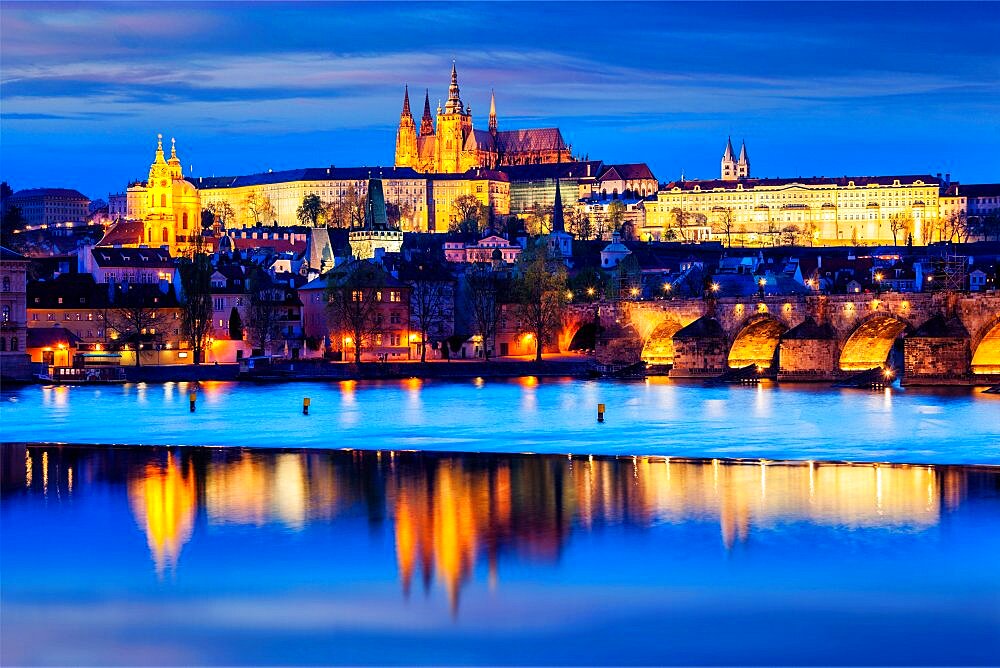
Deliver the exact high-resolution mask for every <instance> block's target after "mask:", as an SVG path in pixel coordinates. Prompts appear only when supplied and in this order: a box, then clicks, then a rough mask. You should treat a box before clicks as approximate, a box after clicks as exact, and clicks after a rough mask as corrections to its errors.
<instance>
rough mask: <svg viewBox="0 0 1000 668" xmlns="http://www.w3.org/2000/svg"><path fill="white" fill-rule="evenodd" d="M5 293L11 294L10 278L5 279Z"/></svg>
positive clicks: (5, 277)
mask: <svg viewBox="0 0 1000 668" xmlns="http://www.w3.org/2000/svg"><path fill="white" fill-rule="evenodd" d="M3 291H4V292H10V276H4V277H3Z"/></svg>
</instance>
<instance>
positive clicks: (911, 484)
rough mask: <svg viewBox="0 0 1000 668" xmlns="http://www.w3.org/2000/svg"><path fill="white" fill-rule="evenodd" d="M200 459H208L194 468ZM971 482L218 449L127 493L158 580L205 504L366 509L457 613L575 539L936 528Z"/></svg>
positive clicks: (158, 469)
mask: <svg viewBox="0 0 1000 668" xmlns="http://www.w3.org/2000/svg"><path fill="white" fill-rule="evenodd" d="M198 452H199V453H200V452H201V451H198ZM206 452H207V451H206ZM39 456H41V461H42V462H43V463H42V464H41V466H42V469H43V471H44V468H45V466H46V465H47V463H49V462H48V460H49V458H50V457H55V458H56V459H53V461H52V462H51V463H52V464H53V466H54V467H55V468H54V470H60V471H66V474H65V475H67V476H68V479H69V484H70V485H75V486H77V487H78V486H79V485H80V484H82V483H81V480H84V479H87V480H89V477H88V476H84V478H82V479H80V480H75V482H74V479H75V478H80V476H76V475H75V472H76V470H75V467H72V468H71V467H69V466H65V465H63V464H62V462H63V461H64V460H62V459H61V458H59V457H60V455H59V450H58V449H56V450H53V451H52V454H51V455H50V454H48V453H47V452H46V451H45V450H41V449H40V448H39V449H35V448H33V449H31V450H30V451H28V452H26V454H25V457H24V467H25V477H26V482H27V484H28V485H29V486H30V484H31V478H32V470H33V468H37V466H38V462H39V461H40V460H39ZM197 457H204V460H203V461H202V462H200V463H198V464H197V465H195V460H196V458H197ZM967 487H968V482H967V474H966V473H964V472H963V471H962V470H960V469H951V468H947V467H946V468H942V469H938V468H935V467H931V466H903V465H885V464H882V465H877V466H876V465H871V464H867V465H860V464H859V465H849V464H848V465H845V464H826V463H819V462H813V461H811V462H804V463H801V464H797V463H785V462H775V461H770V460H754V461H730V460H720V459H714V460H711V461H704V460H685V459H676V458H662V457H633V456H630V457H620V458H607V457H594V456H590V455H588V456H585V457H573V456H566V455H563V456H559V457H554V456H553V457H510V458H508V457H451V456H442V455H425V454H421V453H416V452H391V451H390V452H387V453H381V452H364V451H357V450H355V451H349V452H348V451H335V452H330V451H324V452H281V453H277V454H274V453H268V452H254V451H228V452H225V453H220V452H218V451H211V452H207V454H191V453H187V452H185V454H184V458H183V459H181V458H180V457H179V456H178V455H176V454H169V455H167V457H166V461H165V462H162V461H155V462H152V463H148V460H144V463H143V464H142V468H141V469H139V475H136V476H133V477H132V478H131V479H130V481H129V483H128V495H129V503H130V506H131V508H132V511H133V513H134V515H135V518H136V522H137V524H138V525H139V526H140V528H142V530H143V531H144V532H145V534H146V537H147V542H148V545H149V550H150V553H151V555H152V559H153V562H154V563H155V565H156V572H157V574H159V575H162V574H163V572H164V571H166V570H174V569H176V568H177V564H178V559H179V555H180V553H181V550H182V548H183V547H184V545H185V544H186V543H187V542H188V541H189V540H190V539H191V536H192V532H193V531H194V525H195V517H196V516H197V513H198V508H199V506H200V505H201V504H203V506H204V513H205V515H206V517H207V522H208V524H209V525H216V526H218V525H225V524H239V525H253V526H264V525H277V526H281V527H284V528H286V529H291V530H299V529H302V528H304V527H305V526H306V525H307V524H309V523H311V522H321V521H330V520H332V519H334V518H336V517H338V516H339V515H341V514H343V513H346V512H357V510H358V509H359V508H363V507H365V506H367V507H368V509H369V510H368V512H369V514H370V515H372V516H379V517H381V516H383V514H385V516H386V517H387V518H388V521H390V522H391V523H392V525H391V533H390V535H391V536H392V537H393V541H394V545H395V553H396V555H395V556H396V568H397V569H398V576H399V579H400V583H401V587H402V589H403V592H404V593H405V594H407V595H408V594H409V593H410V591H411V589H412V587H413V586H414V584H413V583H414V581H415V580H418V579H419V581H420V582H422V584H423V587H424V589H425V590H428V591H429V590H431V588H432V587H434V586H437V587H440V590H441V591H442V592H443V594H444V596H445V597H446V598H447V600H448V604H449V606H450V607H451V609H452V611H453V612H455V611H457V610H458V607H459V600H460V594H461V590H462V588H463V587H464V586H465V585H467V583H468V582H469V581H470V580H471V579H472V577H473V573H474V572H475V571H476V567H477V564H478V565H480V566H485V567H486V569H487V573H488V581H489V583H490V585H491V586H497V583H498V582H499V581H500V575H501V573H500V571H501V569H502V556H503V555H505V554H511V553H516V554H518V555H520V556H521V557H522V558H527V559H533V560H555V559H558V558H559V555H560V553H561V551H562V550H563V546H564V545H565V543H566V541H567V540H571V539H572V538H571V535H572V534H573V532H580V531H590V530H591V529H592V528H595V527H601V526H608V525H612V524H623V525H628V526H631V527H638V528H642V527H651V526H654V525H670V524H678V525H679V524H683V523H686V522H705V521H710V522H713V523H715V524H716V525H717V526H718V532H719V548H720V549H731V548H733V547H734V546H735V545H737V544H741V543H747V540H748V538H749V536H750V535H751V534H752V533H754V532H756V531H761V530H765V531H767V530H775V529H780V528H781V527H782V526H783V525H787V524H789V523H795V522H806V523H809V524H812V525H816V526H827V527H833V528H837V529H842V528H847V529H850V530H856V529H866V528H875V527H878V528H893V529H896V530H905V531H921V530H924V529H926V528H929V527H932V526H934V525H935V524H936V523H938V522H939V521H940V517H941V511H942V508H944V509H948V510H950V509H954V508H957V507H958V506H959V505H960V504H961V503H962V501H963V499H964V498H965V496H966V494H967ZM199 490H200V496H199ZM351 509H353V510H351ZM751 548H752V543H747V549H751Z"/></svg>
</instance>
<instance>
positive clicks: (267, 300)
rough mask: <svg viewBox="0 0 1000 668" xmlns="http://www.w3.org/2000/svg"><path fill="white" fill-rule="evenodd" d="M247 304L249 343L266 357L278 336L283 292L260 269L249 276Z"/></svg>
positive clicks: (282, 289) (283, 299)
mask: <svg viewBox="0 0 1000 668" xmlns="http://www.w3.org/2000/svg"><path fill="white" fill-rule="evenodd" d="M248 284H249V290H248V291H249V293H250V294H249V304H248V306H247V333H248V334H249V335H250V343H251V345H252V346H253V347H254V349H256V350H259V351H260V354H263V355H267V354H268V352H269V349H270V346H271V343H272V342H273V341H274V339H275V338H277V336H278V332H279V329H280V320H281V307H282V305H283V303H284V301H285V290H284V288H282V287H281V286H278V285H274V283H273V282H272V281H271V277H270V276H268V275H267V273H266V272H265V271H264V270H263V269H260V268H257V269H256V270H254V273H253V274H251V275H250V279H249V281H248Z"/></svg>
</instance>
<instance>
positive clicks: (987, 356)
mask: <svg viewBox="0 0 1000 668" xmlns="http://www.w3.org/2000/svg"><path fill="white" fill-rule="evenodd" d="M971 343H972V345H971V350H972V375H973V376H987V375H989V376H1000V313H998V314H997V315H996V316H995V317H994V318H993V319H992V320H990V321H989V322H987V323H986V324H985V325H984V326H983V327H981V328H980V329H979V331H978V332H976V333H975V335H973V337H972V342H971Z"/></svg>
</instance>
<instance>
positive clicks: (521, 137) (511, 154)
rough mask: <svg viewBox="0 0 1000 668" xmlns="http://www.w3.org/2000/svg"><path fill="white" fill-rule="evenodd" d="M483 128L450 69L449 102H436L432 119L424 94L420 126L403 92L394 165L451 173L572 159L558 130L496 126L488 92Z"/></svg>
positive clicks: (408, 97) (454, 72) (427, 97)
mask: <svg viewBox="0 0 1000 668" xmlns="http://www.w3.org/2000/svg"><path fill="white" fill-rule="evenodd" d="M488 128H489V129H488V130H485V131H484V130H476V129H475V128H474V127H473V123H472V107H471V106H469V105H465V104H463V103H462V98H461V95H460V92H459V88H458V71H457V70H456V69H455V65H454V64H452V68H451V85H450V86H449V88H448V101H447V102H446V103H445V104H444V107H442V106H441V105H440V104H438V109H437V117H436V123H435V119H434V118H433V117H432V116H431V102H430V93H429V92H427V93H426V94H425V95H424V113H423V117H422V118H421V120H420V127H419V130H418V128H417V125H416V122H415V121H414V119H413V113H412V112H411V110H410V91H409V89H408V88H407V89H406V90H405V91H404V93H403V110H402V112H401V113H400V116H399V128H398V130H397V131H396V166H397V167H412V168H413V169H415V170H417V171H418V172H436V173H441V174H454V173H460V172H466V171H468V170H470V169H473V168H475V167H484V168H487V169H495V168H497V167H500V166H504V165H530V164H539V163H554V162H556V163H557V162H565V161H572V159H573V158H572V156H571V148H570V146H569V145H568V144H566V142H565V141H564V140H563V136H562V133H561V132H560V131H559V129H558V128H537V129H529V130H499V129H498V124H497V112H496V96H495V95H493V94H491V96H490V115H489V125H488Z"/></svg>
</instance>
